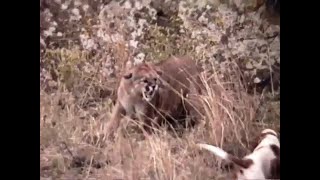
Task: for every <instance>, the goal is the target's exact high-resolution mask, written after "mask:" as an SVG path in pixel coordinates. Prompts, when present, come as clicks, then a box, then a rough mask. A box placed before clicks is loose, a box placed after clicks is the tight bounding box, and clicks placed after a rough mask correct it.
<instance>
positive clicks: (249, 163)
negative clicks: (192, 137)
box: [197, 129, 280, 180]
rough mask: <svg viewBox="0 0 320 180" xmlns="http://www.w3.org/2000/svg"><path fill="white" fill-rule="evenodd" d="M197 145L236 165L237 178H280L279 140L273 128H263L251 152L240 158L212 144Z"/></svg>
mask: <svg viewBox="0 0 320 180" xmlns="http://www.w3.org/2000/svg"><path fill="white" fill-rule="evenodd" d="M197 145H198V146H199V147H200V148H204V149H207V150H208V151H210V152H212V153H214V154H215V155H216V156H219V157H220V158H222V159H224V160H228V161H230V162H232V163H233V164H235V165H237V167H238V169H237V170H236V172H235V173H236V174H235V176H236V177H235V179H237V180H258V179H259V180H263V179H280V141H279V139H278V136H277V133H276V132H275V131H274V130H271V129H265V130H263V131H262V132H261V135H260V137H259V140H258V143H257V146H256V147H255V148H254V150H253V152H252V153H251V154H249V155H247V156H245V157H244V158H242V159H240V158H238V157H235V156H233V155H231V154H229V153H227V152H225V151H224V150H222V149H220V148H218V147H215V146H212V145H208V144H197Z"/></svg>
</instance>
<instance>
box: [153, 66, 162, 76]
mask: <svg viewBox="0 0 320 180" xmlns="http://www.w3.org/2000/svg"><path fill="white" fill-rule="evenodd" d="M155 71H156V73H157V74H158V75H159V76H161V75H162V74H163V72H162V70H161V69H160V68H159V67H155Z"/></svg>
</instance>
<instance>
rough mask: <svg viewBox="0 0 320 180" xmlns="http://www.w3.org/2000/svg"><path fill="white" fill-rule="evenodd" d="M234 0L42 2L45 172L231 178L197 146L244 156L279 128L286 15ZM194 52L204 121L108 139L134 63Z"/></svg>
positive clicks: (254, 1)
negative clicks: (260, 136) (107, 128)
mask: <svg viewBox="0 0 320 180" xmlns="http://www.w3.org/2000/svg"><path fill="white" fill-rule="evenodd" d="M230 2H232V3H230ZM230 2H229V1H228V3H225V2H223V1H218V0H210V1H209V0H199V1H192V0H185V1H180V0H171V1H168V0H132V1H130V0H122V1H110V0H40V16H41V20H40V82H41V87H40V96H41V101H40V105H41V106H40V111H41V119H40V178H41V179H134V180H135V179H224V178H226V177H227V176H228V173H227V171H226V170H223V169H221V168H220V166H219V165H220V164H221V163H220V160H219V159H216V158H215V157H214V156H212V155H211V154H209V153H207V152H202V151H199V150H198V149H197V148H195V147H194V144H195V143H196V142H207V143H212V144H217V143H218V144H220V145H221V146H223V147H224V148H225V149H226V150H228V151H229V152H232V153H234V154H237V155H239V156H242V155H244V154H245V153H247V152H248V151H249V146H250V143H249V142H250V140H251V139H252V138H254V136H255V135H256V134H257V133H258V132H259V131H260V130H261V129H262V128H265V127H272V128H275V129H276V130H279V128H280V124H279V123H280V116H279V111H280V109H279V108H280V26H279V22H278V19H277V18H276V17H277V16H274V12H272V11H270V10H269V11H267V10H265V9H264V7H263V6H262V7H261V8H260V9H258V8H256V7H260V4H262V3H261V2H262V1H261V2H260V1H259V0H250V1H249V0H242V1H241V0H240V1H239V0H238V1H230ZM185 54H188V55H190V56H192V57H193V58H194V60H195V61H197V62H198V63H199V64H200V65H202V67H203V68H204V69H205V71H206V72H207V74H208V76H207V77H206V79H204V83H205V85H206V87H207V89H206V90H207V93H206V95H205V96H204V97H203V98H204V100H205V102H207V104H206V107H207V112H206V114H205V118H204V119H203V123H201V124H200V125H199V126H197V127H195V128H194V129H190V130H188V131H186V132H185V133H183V134H180V135H179V136H176V135H175V134H172V133H169V132H167V131H165V130H163V131H162V132H161V133H160V134H158V135H155V136H152V137H149V138H144V137H142V135H141V134H140V133H139V132H136V131H134V130H133V128H131V126H133V125H132V123H130V122H131V121H130V120H128V121H124V123H123V125H122V127H121V129H120V131H119V133H118V134H119V135H118V136H117V137H116V139H115V140H114V141H112V142H111V141H109V140H105V139H104V137H103V135H102V132H103V129H104V125H105V122H107V121H108V118H109V115H110V112H111V109H112V107H113V102H114V100H115V90H116V87H117V83H118V79H119V75H120V74H121V72H122V71H123V68H124V67H125V65H126V64H127V63H133V64H136V63H139V62H142V61H149V62H157V61H160V60H163V59H165V58H167V57H169V56H171V55H185ZM129 137H130V138H129Z"/></svg>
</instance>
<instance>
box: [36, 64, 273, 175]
mask: <svg viewBox="0 0 320 180" xmlns="http://www.w3.org/2000/svg"><path fill="white" fill-rule="evenodd" d="M229 66H230V67H229V72H228V73H221V72H219V71H218V70H216V69H214V66H212V73H205V75H203V76H202V82H203V84H204V87H205V94H204V95H202V96H201V100H202V102H203V108H204V109H205V111H204V112H205V114H204V119H203V120H202V121H201V122H202V123H200V124H199V125H198V126H196V127H195V128H193V129H190V130H189V131H186V132H185V133H184V134H183V135H182V136H180V137H177V136H174V135H173V134H171V133H168V131H166V130H165V129H162V130H161V131H160V132H159V133H157V134H155V135H152V136H147V137H144V136H143V134H141V133H138V132H137V131H134V128H132V127H131V126H133V127H134V124H133V123H130V120H124V121H123V123H122V124H121V128H120V130H119V131H118V134H117V136H116V138H115V140H114V141H109V140H106V139H104V137H103V136H101V134H103V132H104V124H105V122H106V121H108V117H109V115H110V112H111V109H112V104H110V103H105V102H106V101H107V100H105V101H101V102H97V103H96V104H95V106H93V107H89V108H83V107H82V106H81V105H80V104H81V103H80V102H83V101H84V100H85V99H76V98H75V97H74V95H73V94H72V93H70V92H69V91H68V90H67V89H66V88H63V87H62V85H61V87H60V88H58V90H57V91H56V92H55V93H51V94H49V93H47V92H45V91H44V90H43V89H41V90H40V96H41V101H40V112H41V119H40V164H41V166H40V177H42V178H43V179H45V178H49V177H50V178H57V179H70V178H71V179H132V180H136V179H159V180H160V179H221V178H222V179H223V178H226V176H225V175H226V174H227V173H226V172H223V171H222V170H221V169H220V167H219V165H220V163H219V162H220V160H218V159H217V160H216V159H215V157H214V156H212V155H211V154H209V153H206V152H201V151H199V150H198V149H197V148H195V147H194V144H195V143H197V142H206V143H211V144H216V145H218V146H220V147H223V148H224V149H226V150H227V151H230V152H232V153H234V154H237V155H239V156H243V155H244V154H245V153H247V152H248V149H249V142H250V140H251V139H252V138H253V137H254V136H255V135H256V134H257V133H258V132H259V131H260V130H261V128H262V127H263V128H264V126H261V127H259V126H257V124H258V125H259V122H256V121H255V120H257V119H259V116H261V115H259V114H257V113H258V112H259V111H257V109H258V108H259V107H260V105H261V102H260V101H261V98H260V96H257V95H253V96H252V95H248V94H247V93H246V89H245V87H244V84H243V82H241V78H240V76H241V73H240V71H239V70H238V68H237V66H236V65H235V64H232V63H230V65H229ZM61 84H62V83H61ZM84 92H85V91H84ZM81 97H83V98H85V97H87V96H81ZM270 113H273V112H270ZM261 123H262V122H260V124H261ZM275 125H277V122H273V124H268V126H269V127H272V128H274V127H275Z"/></svg>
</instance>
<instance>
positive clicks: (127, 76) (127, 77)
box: [123, 73, 132, 79]
mask: <svg viewBox="0 0 320 180" xmlns="http://www.w3.org/2000/svg"><path fill="white" fill-rule="evenodd" d="M123 78H125V79H130V78H132V73H128V74H125V75H124V76H123Z"/></svg>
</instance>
